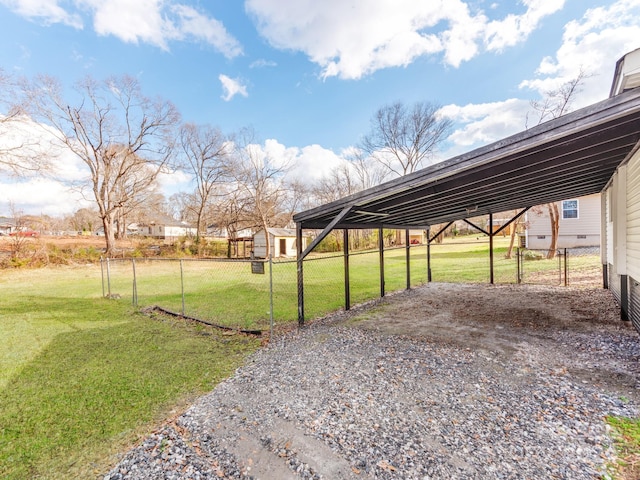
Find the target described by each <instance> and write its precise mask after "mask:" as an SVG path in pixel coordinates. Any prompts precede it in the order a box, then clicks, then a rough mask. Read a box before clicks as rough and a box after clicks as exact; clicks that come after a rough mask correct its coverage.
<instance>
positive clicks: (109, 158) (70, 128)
mask: <svg viewBox="0 0 640 480" xmlns="http://www.w3.org/2000/svg"><path fill="white" fill-rule="evenodd" d="M24 88H25V92H26V94H27V100H28V107H29V112H30V113H31V115H32V116H33V118H34V119H35V120H37V121H38V122H40V124H41V125H43V128H45V129H46V130H47V131H49V132H51V133H52V134H53V135H54V136H55V137H56V139H57V140H58V142H60V144H61V145H63V146H64V147H65V148H66V149H67V150H68V151H69V152H71V153H73V154H74V155H76V156H77V157H78V158H79V159H80V160H81V161H82V162H84V164H85V165H86V166H87V168H88V171H89V176H88V179H87V181H86V182H84V183H83V184H82V185H81V191H83V193H84V192H85V189H86V188H88V189H90V191H91V192H92V197H93V199H94V200H95V202H96V205H97V207H98V211H99V214H100V218H101V220H102V224H103V227H104V233H105V241H106V253H107V255H109V254H111V253H112V252H113V250H114V248H115V227H114V225H115V222H116V220H117V217H118V215H119V214H120V213H122V209H123V208H124V207H126V206H127V205H129V204H130V203H131V202H133V201H135V200H136V199H139V198H140V196H141V195H143V194H144V192H146V191H148V190H149V189H150V188H152V186H153V185H154V184H155V182H156V179H157V177H158V175H159V174H160V173H161V172H165V171H168V169H169V166H170V161H171V160H172V158H173V154H174V144H175V127H176V125H177V124H178V122H179V114H178V112H177V110H176V108H175V107H174V106H173V104H171V103H170V102H167V101H163V100H160V99H153V100H152V99H150V98H147V97H145V96H144V95H143V94H142V92H141V89H140V85H139V84H138V82H137V80H136V79H134V78H132V77H127V76H125V77H121V78H111V79H107V80H106V81H103V82H97V81H95V80H93V79H91V78H87V79H85V80H84V81H82V82H80V83H79V84H78V85H77V86H76V92H77V93H78V96H79V98H78V100H77V102H76V103H75V105H74V104H73V102H70V101H68V100H67V99H65V97H64V95H63V93H62V87H61V85H60V83H59V82H58V81H57V80H55V79H53V78H51V77H38V78H37V79H36V80H35V81H33V82H31V83H27V84H25V87H24Z"/></svg>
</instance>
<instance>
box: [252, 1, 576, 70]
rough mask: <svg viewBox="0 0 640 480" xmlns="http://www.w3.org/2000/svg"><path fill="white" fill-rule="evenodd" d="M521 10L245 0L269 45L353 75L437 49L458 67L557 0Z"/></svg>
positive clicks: (527, 26)
mask: <svg viewBox="0 0 640 480" xmlns="http://www.w3.org/2000/svg"><path fill="white" fill-rule="evenodd" d="M523 3H524V6H525V7H526V10H525V12H524V13H523V14H521V15H513V14H512V15H509V16H507V17H506V18H504V19H501V20H494V21H490V20H489V18H488V17H487V16H486V15H485V14H484V12H482V11H473V12H472V11H471V7H470V5H471V2H464V1H462V0H449V1H446V2H444V1H440V2H436V1H424V2H416V1H415V0H396V1H394V2H390V1H387V0H370V1H368V2H344V1H342V0H326V1H324V2H317V1H315V0H290V1H289V2H286V5H284V6H283V1H282V0H247V2H246V6H245V8H246V10H247V12H248V13H249V14H250V15H252V16H253V18H254V20H255V22H256V25H257V28H258V31H259V32H260V34H261V35H262V36H264V37H265V38H266V39H267V40H268V41H269V42H270V43H271V44H272V45H273V46H274V47H276V48H280V49H283V50H296V51H301V52H304V53H305V54H306V55H308V56H309V58H310V59H311V61H312V62H314V63H316V64H318V65H319V66H320V67H321V68H322V75H323V76H324V77H332V76H338V77H341V78H348V79H358V78H360V77H362V76H364V75H367V74H370V73H372V72H375V71H376V70H379V69H382V68H387V67H399V66H406V65H409V64H410V63H412V62H413V61H415V60H416V59H417V58H418V57H421V56H425V55H434V54H441V55H443V59H444V61H445V62H446V63H447V64H449V65H452V66H454V67H457V66H458V65H460V63H461V62H463V61H467V60H470V59H471V58H473V57H474V56H475V55H477V53H478V52H479V51H480V49H481V48H486V49H487V50H501V49H503V48H505V47H507V46H512V45H515V44H516V43H518V42H522V41H524V40H525V39H526V38H527V36H528V35H529V34H530V33H531V32H532V31H533V30H534V29H535V28H536V27H537V26H538V24H539V22H540V20H541V19H542V18H543V17H544V16H546V15H550V14H551V13H553V12H555V11H557V10H559V9H560V8H562V5H563V4H564V1H563V0H558V1H556V2H549V1H546V0H525V1H524V2H523Z"/></svg>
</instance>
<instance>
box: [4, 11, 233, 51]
mask: <svg viewBox="0 0 640 480" xmlns="http://www.w3.org/2000/svg"><path fill="white" fill-rule="evenodd" d="M0 4H1V5H4V6H6V7H7V8H9V9H10V10H12V11H13V12H15V13H17V14H18V15H21V16H23V17H26V18H28V19H31V20H34V21H40V22H42V23H44V24H46V25H49V24H54V23H62V24H65V25H69V26H71V27H74V28H77V29H82V28H84V21H83V17H84V16H85V15H86V14H89V15H90V16H91V19H92V21H93V27H94V29H95V31H96V33H98V34H99V35H105V36H107V35H113V36H114V37H117V38H119V39H120V40H122V41H123V42H129V43H148V44H151V45H155V46H157V47H159V48H162V49H163V50H169V43H170V42H172V41H195V42H203V43H206V44H208V45H210V46H212V47H214V48H215V49H216V50H218V51H219V52H220V53H222V54H223V55H224V56H225V57H227V58H233V57H236V56H238V55H241V54H242V46H241V45H240V43H239V42H238V40H237V39H236V38H235V37H233V36H232V35H231V34H230V33H229V32H228V31H227V30H226V28H225V27H224V25H223V24H222V23H221V22H220V21H219V20H217V19H215V18H212V17H210V16H208V15H206V14H204V13H203V12H201V11H199V10H197V9H196V8H194V7H192V6H189V5H185V4H182V3H177V2H174V1H168V0H135V1H132V0H72V1H63V0H0Z"/></svg>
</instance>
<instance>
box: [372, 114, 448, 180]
mask: <svg viewBox="0 0 640 480" xmlns="http://www.w3.org/2000/svg"><path fill="white" fill-rule="evenodd" d="M438 109H439V106H437V105H433V104H431V103H427V102H417V103H415V104H413V106H411V107H407V106H406V105H404V104H403V103H401V102H396V103H393V104H390V105H385V106H383V107H382V108H380V109H378V111H377V112H376V113H375V115H374V116H373V118H372V119H371V131H370V133H369V134H368V135H367V136H365V137H364V139H363V141H362V150H363V151H364V152H365V153H366V154H368V155H370V156H371V157H373V158H374V159H375V160H376V161H378V162H379V163H380V164H381V165H383V166H384V167H386V168H387V169H388V170H389V171H391V172H392V173H393V174H395V175H398V176H401V175H406V174H407V173H411V172H414V171H415V170H417V169H419V168H421V167H422V166H423V164H424V162H425V160H428V159H430V158H431V157H433V156H434V154H435V152H436V151H437V150H438V148H439V147H440V145H441V144H442V142H443V141H444V140H445V139H446V137H447V134H448V133H449V131H450V129H451V125H452V122H451V120H450V119H448V118H443V117H440V116H439V115H438Z"/></svg>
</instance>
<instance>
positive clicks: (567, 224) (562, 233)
mask: <svg viewBox="0 0 640 480" xmlns="http://www.w3.org/2000/svg"><path fill="white" fill-rule="evenodd" d="M577 200H578V218H562V202H556V204H557V205H558V212H559V213H560V228H559V235H558V248H575V247H595V246H599V245H600V221H601V215H600V208H601V201H600V194H595V195H588V196H586V197H580V198H578V199H577ZM527 222H528V228H527V248H530V249H541V250H544V249H547V248H549V246H550V245H551V221H550V220H549V213H548V210H547V208H546V207H545V206H541V207H540V208H538V209H536V210H535V211H532V210H530V211H529V212H527Z"/></svg>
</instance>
